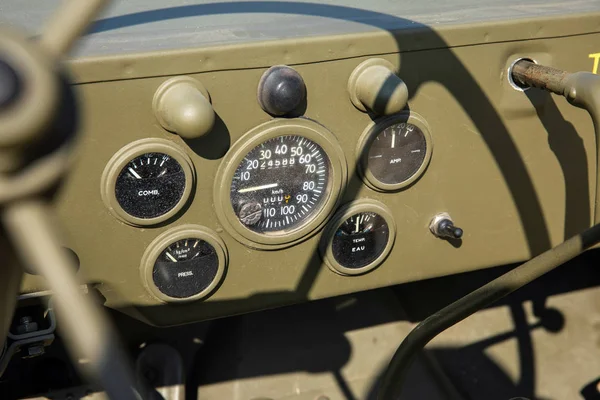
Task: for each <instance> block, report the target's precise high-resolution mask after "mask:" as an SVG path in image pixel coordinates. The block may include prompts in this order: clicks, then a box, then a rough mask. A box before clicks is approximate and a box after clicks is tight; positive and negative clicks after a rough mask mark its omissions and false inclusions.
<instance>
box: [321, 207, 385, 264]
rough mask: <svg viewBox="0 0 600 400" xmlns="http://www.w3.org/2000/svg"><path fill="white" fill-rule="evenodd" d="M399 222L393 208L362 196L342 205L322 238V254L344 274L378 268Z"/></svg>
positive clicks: (328, 262) (327, 261)
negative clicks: (392, 211) (396, 221)
mask: <svg viewBox="0 0 600 400" xmlns="http://www.w3.org/2000/svg"><path fill="white" fill-rule="evenodd" d="M395 232H396V229H395V224H394V219H393V217H392V214H391V212H390V210H389V209H388V208H387V207H386V206H384V205H383V204H381V203H379V202H376V201H374V200H358V201H355V202H352V203H350V204H349V205H347V206H345V207H343V208H342V209H340V211H339V212H338V213H336V215H335V216H334V217H333V218H332V220H331V222H330V223H329V224H328V226H327V229H326V230H325V233H324V234H323V238H322V240H321V245H320V251H321V256H322V257H323V259H324V260H325V262H326V263H327V265H328V266H329V267H330V268H331V269H332V270H333V271H334V272H336V273H338V274H340V275H360V274H364V273H366V272H369V271H372V270H373V269H375V268H377V267H378V266H379V265H380V264H381V263H382V262H383V260H385V258H386V257H387V256H388V254H389V253H390V251H391V250H392V246H393V244H394V238H395V234H396V233H395Z"/></svg>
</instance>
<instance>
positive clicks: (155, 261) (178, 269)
mask: <svg viewBox="0 0 600 400" xmlns="http://www.w3.org/2000/svg"><path fill="white" fill-rule="evenodd" d="M226 262H227V252H226V250H225V244H224V243H223V241H222V240H221V239H220V238H219V237H218V236H217V234H216V233H214V232H212V231H210V230H209V229H207V228H204V227H201V226H194V225H184V226H181V227H178V228H175V229H173V230H170V231H167V232H166V233H164V234H163V235H161V236H159V237H158V238H157V239H156V240H154V241H153V242H152V243H151V244H150V246H149V247H148V249H147V250H146V253H145V254H144V258H143V260H142V279H143V280H144V283H145V285H146V287H147V288H148V289H149V290H150V292H151V293H152V294H153V295H155V296H156V297H158V298H159V299H161V300H165V301H189V300H198V299H200V298H203V297H206V296H207V295H209V294H210V293H211V292H212V290H213V289H215V288H216V287H217V286H218V284H219V283H220V281H221V278H222V277H223V274H224V270H225V266H226Z"/></svg>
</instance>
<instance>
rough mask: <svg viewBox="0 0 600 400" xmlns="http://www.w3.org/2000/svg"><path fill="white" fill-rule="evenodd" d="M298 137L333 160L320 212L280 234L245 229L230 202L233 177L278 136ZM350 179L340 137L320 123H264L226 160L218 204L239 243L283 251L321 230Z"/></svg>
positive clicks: (221, 171)
mask: <svg viewBox="0 0 600 400" xmlns="http://www.w3.org/2000/svg"><path fill="white" fill-rule="evenodd" d="M286 135H297V136H302V137H305V138H307V139H309V140H311V141H313V142H315V143H316V144H318V145H319V146H321V148H322V149H323V151H324V152H325V153H326V154H327V156H328V157H329V161H330V177H329V179H330V183H329V185H330V188H331V190H330V191H329V193H328V194H327V197H326V199H325V200H324V202H323V203H322V205H321V208H320V210H319V211H316V212H315V213H314V215H313V216H312V217H311V219H310V220H309V221H307V222H306V223H305V224H304V225H302V226H301V227H299V228H297V229H295V230H293V231H291V232H288V233H284V234H280V235H265V234H261V233H257V232H254V231H252V230H250V229H248V228H247V227H246V226H244V225H243V224H242V223H241V222H240V221H239V219H238V217H237V215H236V214H235V212H234V210H233V207H232V205H231V200H230V190H231V183H232V180H233V175H234V173H235V171H236V169H237V168H238V166H239V164H240V163H241V162H242V160H243V159H244V157H246V155H247V154H248V153H249V152H250V151H252V150H253V149H254V148H255V147H256V146H258V145H260V144H261V143H263V142H265V141H267V140H269V139H271V138H274V137H278V136H286ZM347 176H348V166H347V164H346V158H345V156H344V152H343V150H342V148H341V147H340V145H339V143H338V141H337V139H336V137H335V136H334V135H333V134H332V133H331V132H329V131H328V130H327V129H326V128H325V127H323V126H322V125H319V124H318V123H316V122H314V121H311V120H308V119H303V118H298V119H285V120H284V119H275V120H272V121H269V122H266V123H264V124H261V125H259V126H257V127H255V128H253V129H251V130H250V131H249V132H247V133H246V134H244V135H243V136H242V137H241V138H240V139H239V140H238V141H237V142H235V144H234V145H233V146H231V149H230V150H229V152H228V153H227V155H226V156H225V158H224V159H223V162H222V163H221V165H220V167H219V170H218V171H217V175H216V178H215V184H214V204H215V210H216V212H217V216H218V218H219V221H221V224H222V225H223V227H224V228H225V229H226V230H227V232H229V234H231V236H233V237H234V238H235V239H236V240H237V241H238V242H240V243H242V244H244V245H246V246H248V247H251V248H255V249H261V250H272V249H282V248H285V247H289V246H292V245H294V244H297V243H299V242H300V241H302V240H305V239H307V238H308V237H310V236H311V235H313V234H314V233H315V232H316V231H317V230H318V229H319V228H321V227H322V226H323V225H324V224H325V222H326V221H327V218H328V217H329V216H330V214H331V213H332V212H333V210H335V208H336V207H337V205H338V204H339V198H340V193H341V190H342V187H344V186H345V184H346V180H347Z"/></svg>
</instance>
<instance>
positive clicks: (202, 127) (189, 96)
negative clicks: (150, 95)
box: [152, 76, 215, 139]
mask: <svg viewBox="0 0 600 400" xmlns="http://www.w3.org/2000/svg"><path fill="white" fill-rule="evenodd" d="M209 99H210V97H209V94H208V92H207V91H206V89H205V88H204V86H202V84H201V83H200V82H198V81H197V80H195V79H193V78H190V77H187V76H178V77H175V78H171V79H169V80H168V81H166V82H164V83H163V84H162V85H160V87H159V88H158V89H157V90H156V93H155V94H154V99H153V101H152V109H153V110H154V115H155V116H156V119H157V120H158V122H159V123H160V124H161V126H162V127H163V128H165V129H166V130H168V131H169V132H173V133H176V134H178V135H179V136H181V137H182V138H184V139H196V138H199V137H201V136H204V135H206V134H207V133H208V132H210V131H211V129H212V127H213V125H214V123H215V112H214V110H213V108H212V105H211V104H210V101H209Z"/></svg>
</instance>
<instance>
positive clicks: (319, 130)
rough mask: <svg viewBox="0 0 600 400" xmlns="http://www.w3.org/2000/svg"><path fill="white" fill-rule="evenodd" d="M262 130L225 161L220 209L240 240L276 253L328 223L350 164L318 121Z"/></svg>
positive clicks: (242, 142)
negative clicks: (277, 247)
mask: <svg viewBox="0 0 600 400" xmlns="http://www.w3.org/2000/svg"><path fill="white" fill-rule="evenodd" d="M257 131H258V132H256V133H255V132H254V131H251V132H250V133H249V134H247V135H246V136H244V138H242V140H240V142H238V143H236V145H234V146H236V147H237V148H236V149H233V148H232V151H231V152H230V154H229V156H230V157H229V158H230V160H226V161H224V163H223V166H224V167H223V168H222V169H221V170H220V171H219V177H218V178H217V181H216V183H215V185H216V187H215V197H216V198H217V199H218V200H217V201H216V202H215V205H217V206H219V205H221V206H222V207H217V212H218V215H219V216H220V217H222V219H223V220H225V222H226V224H225V226H226V227H229V228H231V230H232V233H233V234H234V236H235V237H236V238H237V239H239V240H240V241H242V242H244V243H245V244H249V245H251V246H252V247H258V248H271V247H272V246H279V245H284V244H287V243H293V242H294V241H296V240H298V239H300V238H302V237H304V236H305V235H307V234H309V233H310V232H312V231H314V229H316V228H317V227H318V226H319V225H320V224H322V223H323V222H324V220H325V218H326V217H327V213H329V212H331V210H332V209H333V206H334V205H335V203H336V201H337V197H338V194H339V191H340V188H341V183H342V181H345V176H346V171H345V161H344V159H343V153H342V151H341V149H340V148H339V145H337V143H336V141H335V138H334V137H333V135H331V133H329V132H328V131H327V130H325V129H324V128H323V127H322V126H320V125H318V124H316V123H314V122H312V121H308V120H296V121H290V122H287V121H272V122H271V123H267V124H265V125H263V126H261V127H259V128H257ZM221 179H222V180H221ZM246 239H248V240H246Z"/></svg>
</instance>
